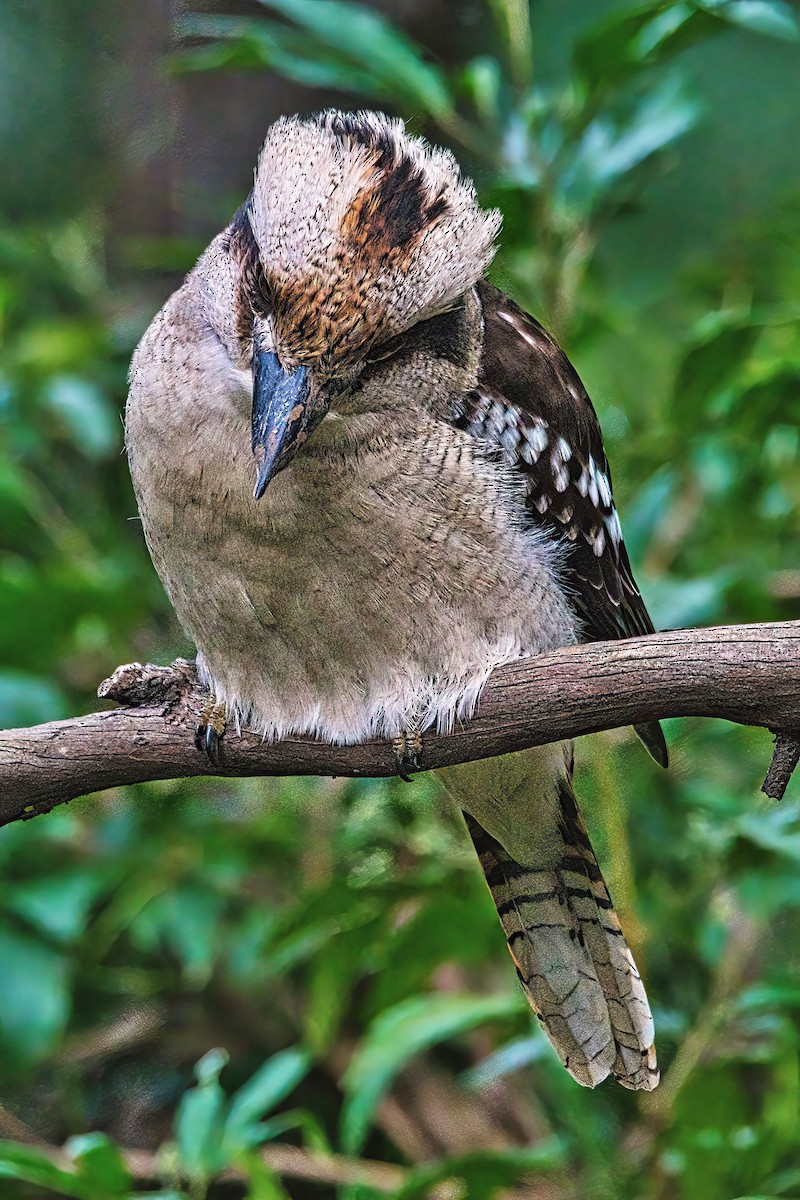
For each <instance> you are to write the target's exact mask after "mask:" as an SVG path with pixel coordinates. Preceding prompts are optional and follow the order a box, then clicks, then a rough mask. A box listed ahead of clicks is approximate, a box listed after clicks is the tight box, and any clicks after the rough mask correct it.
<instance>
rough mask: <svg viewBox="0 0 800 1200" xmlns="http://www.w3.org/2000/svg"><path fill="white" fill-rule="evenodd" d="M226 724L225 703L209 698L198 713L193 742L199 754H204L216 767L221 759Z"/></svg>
mask: <svg viewBox="0 0 800 1200" xmlns="http://www.w3.org/2000/svg"><path fill="white" fill-rule="evenodd" d="M227 724H228V718H227V713H226V711H225V705H224V704H219V703H218V702H217V700H210V701H209V703H208V704H206V706H205V708H203V710H202V712H201V713H200V718H199V720H198V722H197V726H196V728H195V731H194V744H195V746H196V747H197V749H198V750H199V751H200V753H201V754H206V755H207V756H208V758H209V760H210V762H211V763H212V765H213V766H215V767H218V766H219V765H220V762H221V759H222V754H221V750H222V738H223V736H224V734H225V729H226V727H227Z"/></svg>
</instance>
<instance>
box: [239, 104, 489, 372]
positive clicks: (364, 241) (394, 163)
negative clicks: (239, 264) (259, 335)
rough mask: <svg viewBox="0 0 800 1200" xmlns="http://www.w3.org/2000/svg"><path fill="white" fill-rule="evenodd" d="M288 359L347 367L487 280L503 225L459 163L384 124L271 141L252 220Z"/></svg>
mask: <svg viewBox="0 0 800 1200" xmlns="http://www.w3.org/2000/svg"><path fill="white" fill-rule="evenodd" d="M246 218H247V221H248V223H249V229H248V230H247V233H248V236H251V242H252V243H254V247H253V248H254V249H256V248H257V253H258V263H257V270H256V271H255V272H254V266H253V264H252V263H251V264H250V268H249V269H250V273H251V275H253V274H254V273H255V274H259V275H260V278H259V280H258V281H257V282H256V281H255V280H251V285H252V286H254V287H256V288H257V289H258V288H260V289H261V290H262V291H263V292H264V294H265V295H266V296H268V297H269V302H270V308H271V311H272V314H273V316H274V322H275V331H276V338H277V339H278V341H279V343H280V344H281V346H282V349H283V351H284V352H285V354H286V355H287V357H288V358H290V359H291V358H293V359H295V360H296V361H305V362H308V363H313V362H314V361H316V360H319V359H325V358H328V359H331V358H335V359H336V361H337V362H340V363H347V362H348V361H353V360H355V359H356V358H357V357H358V356H359V355H361V354H363V352H364V350H365V349H367V348H368V347H369V346H371V345H374V344H375V343H377V342H381V341H384V340H386V339H388V338H391V337H393V336H395V335H397V334H399V333H402V332H403V331H404V330H405V329H407V328H409V327H410V326H411V325H412V324H414V323H415V322H417V321H419V320H421V319H424V318H426V317H428V316H432V315H433V314H434V313H437V312H440V311H443V310H444V309H446V308H447V307H448V306H449V305H450V304H451V303H452V302H453V301H454V300H455V299H456V298H457V297H459V296H461V295H462V294H463V293H464V292H465V291H467V290H468V289H469V288H470V287H472V285H473V284H474V283H475V282H476V280H477V279H478V278H479V277H480V276H481V275H482V273H483V271H484V270H485V268H486V266H487V265H488V263H489V262H490V260H491V258H492V255H493V253H494V241H495V238H496V235H497V232H498V230H499V226H500V215H499V213H497V212H494V211H488V212H487V211H484V210H482V209H481V208H479V206H478V203H477V200H476V197H475V189H474V187H473V185H472V183H471V182H470V181H469V180H468V179H465V178H464V177H463V176H462V175H461V172H460V170H459V167H458V165H457V163H456V161H455V159H454V158H453V156H452V155H451V154H450V153H449V152H448V151H446V150H441V149H437V148H434V147H432V146H430V145H429V144H428V143H427V142H425V141H424V140H423V139H422V138H419V137H413V136H411V135H409V134H407V133H406V131H405V127H404V125H403V123H402V122H401V121H398V120H393V119H391V118H389V117H386V116H383V115H382V114H379V113H371V112H359V113H354V114H348V113H341V112H338V111H336V110H333V109H330V110H327V111H326V112H323V113H320V114H318V115H316V116H314V117H307V118H302V117H284V118H281V119H280V120H279V121H277V122H276V123H275V124H274V125H273V126H272V127H271V128H270V130H269V132H268V134H267V138H266V141H265V143H264V146H263V149H262V151H261V155H260V158H259V161H258V166H257V168H256V174H255V184H254V188H253V192H252V195H251V198H250V201H249V205H248V208H247V212H246Z"/></svg>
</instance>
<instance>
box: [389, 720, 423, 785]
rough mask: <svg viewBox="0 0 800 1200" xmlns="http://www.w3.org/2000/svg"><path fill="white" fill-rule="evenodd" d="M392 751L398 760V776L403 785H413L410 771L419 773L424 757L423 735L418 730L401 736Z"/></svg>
mask: <svg viewBox="0 0 800 1200" xmlns="http://www.w3.org/2000/svg"><path fill="white" fill-rule="evenodd" d="M392 750H393V751H394V756H395V758H396V759H397V775H398V778H400V779H402V781H403V783H411V782H412V780H411V776H410V775H409V771H419V770H421V767H420V757H421V755H422V734H421V733H420V732H419V730H418V729H414V730H412V731H411V732H410V733H406V732H405V731H404V732H403V733H401V734H399V735H398V736H397V737H396V738H395V739H394V741H393V742H392Z"/></svg>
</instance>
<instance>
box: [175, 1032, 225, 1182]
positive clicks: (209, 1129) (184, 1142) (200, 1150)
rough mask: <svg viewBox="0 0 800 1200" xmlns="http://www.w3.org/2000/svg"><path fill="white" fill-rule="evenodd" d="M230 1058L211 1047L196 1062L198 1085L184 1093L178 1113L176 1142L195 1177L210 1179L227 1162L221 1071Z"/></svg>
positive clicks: (188, 1171)
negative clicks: (224, 1151)
mask: <svg viewBox="0 0 800 1200" xmlns="http://www.w3.org/2000/svg"><path fill="white" fill-rule="evenodd" d="M227 1061H228V1055H227V1053H226V1052H225V1051H223V1050H209V1052H208V1054H206V1055H204V1056H203V1058H201V1059H200V1061H199V1062H198V1063H197V1065H196V1067H195V1076H196V1078H197V1087H195V1088H191V1089H190V1090H189V1091H187V1092H184V1094H183V1096H182V1097H181V1101H180V1104H179V1105H178V1108H177V1111H176V1113H175V1144H176V1146H177V1149H178V1153H179V1155H180V1158H181V1162H182V1163H183V1166H184V1168H185V1169H186V1171H187V1173H188V1174H189V1176H190V1177H191V1178H192V1179H197V1180H202V1179H208V1178H211V1177H212V1176H213V1175H214V1174H215V1173H216V1172H217V1171H218V1170H219V1168H220V1166H221V1165H222V1163H223V1161H224V1157H223V1155H222V1135H223V1127H224V1124H223V1123H224V1117H223V1110H224V1106H225V1100H226V1097H225V1093H224V1092H223V1090H222V1087H221V1086H220V1083H219V1073H220V1071H221V1070H222V1068H223V1067H224V1066H225V1064H226V1062H227Z"/></svg>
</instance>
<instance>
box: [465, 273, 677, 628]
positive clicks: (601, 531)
mask: <svg viewBox="0 0 800 1200" xmlns="http://www.w3.org/2000/svg"><path fill="white" fill-rule="evenodd" d="M477 294H478V298H479V301H480V304H481V310H482V319H483V345H482V353H481V361H480V368H479V374H478V379H477V383H476V386H475V387H474V388H473V389H471V390H470V391H469V392H467V393H465V394H464V396H463V397H462V398H461V401H460V405H459V411H458V414H457V417H456V424H457V425H458V427H459V428H461V429H463V430H465V431H467V432H468V433H470V434H471V435H472V436H474V437H477V438H480V439H481V440H483V441H484V442H488V443H490V444H491V445H494V446H496V447H497V450H498V452H499V453H501V454H502V457H503V459H504V460H505V462H506V463H507V464H508V465H510V466H511V467H512V468H513V469H514V470H515V471H518V472H519V474H520V476H521V477H522V478H523V479H524V485H525V496H526V509H527V512H528V515H529V519H530V521H531V523H532V524H533V525H535V526H536V527H537V528H539V529H543V530H544V531H546V532H548V533H550V534H551V535H552V536H554V537H558V538H559V540H561V541H562V542H563V544H564V546H565V548H566V554H565V583H566V585H567V589H568V592H569V596H570V601H571V603H572V605H573V607H574V609H575V611H576V613H577V615H578V616H579V618H580V621H581V624H582V628H583V636H584V638H586V639H587V640H589V641H594V640H606V639H613V638H620V637H631V636H634V635H636V634H644V633H651V632H652V631H653V624H652V621H651V620H650V616H649V614H648V612H647V609H646V607H645V605H644V601H643V600H642V597H641V595H640V592H639V589H638V587H637V586H636V582H635V580H634V577H633V572H632V570H631V565H630V561H629V558H628V553H627V551H626V549H625V542H624V540H623V536H622V530H621V527H620V522H619V517H618V515H617V510H616V506H615V504H614V497H613V493H612V487H611V472H610V469H609V465H608V460H607V457H606V453H605V450H604V447H603V437H602V433H601V429H600V423H599V421H598V419H597V414H596V413H595V410H594V408H593V406H592V403H591V400H590V399H589V396H588V395H587V392H586V389H585V388H584V386H583V383H582V382H581V380H580V377H579V376H578V373H577V372H576V370H575V368H574V367H573V366H572V364H571V363H570V361H569V359H568V358H567V356H566V354H565V353H564V351H563V350H562V349H561V347H560V346H559V345H558V343H557V342H556V341H555V339H554V338H553V337H552V336H551V335H550V334H549V333H548V332H547V330H546V329H544V327H543V326H542V325H540V324H539V322H538V321H536V320H535V319H534V318H533V317H531V316H529V315H528V314H527V313H526V312H524V311H523V310H522V309H521V308H520V307H519V306H518V305H516V304H515V303H514V302H513V301H512V300H510V299H509V298H508V297H507V296H506V295H505V294H504V293H503V292H502V291H500V290H499V289H498V288H496V287H494V286H493V285H492V284H490V283H488V282H486V281H485V280H482V281H481V282H480V283H479V284H478V285H477Z"/></svg>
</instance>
